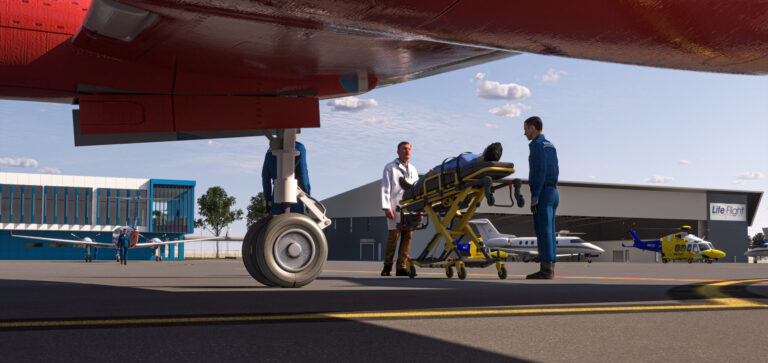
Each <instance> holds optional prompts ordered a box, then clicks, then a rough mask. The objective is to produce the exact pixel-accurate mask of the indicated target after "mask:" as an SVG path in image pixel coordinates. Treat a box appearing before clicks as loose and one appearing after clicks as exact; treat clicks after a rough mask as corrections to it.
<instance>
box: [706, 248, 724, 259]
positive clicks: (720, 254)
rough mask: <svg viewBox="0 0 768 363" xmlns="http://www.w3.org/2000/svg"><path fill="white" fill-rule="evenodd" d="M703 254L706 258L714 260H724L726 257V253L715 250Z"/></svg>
mask: <svg viewBox="0 0 768 363" xmlns="http://www.w3.org/2000/svg"><path fill="white" fill-rule="evenodd" d="M702 254H703V255H704V256H707V257H709V258H713V259H714V258H723V257H725V252H723V251H720V250H715V249H712V250H708V251H704V252H703V253H702Z"/></svg>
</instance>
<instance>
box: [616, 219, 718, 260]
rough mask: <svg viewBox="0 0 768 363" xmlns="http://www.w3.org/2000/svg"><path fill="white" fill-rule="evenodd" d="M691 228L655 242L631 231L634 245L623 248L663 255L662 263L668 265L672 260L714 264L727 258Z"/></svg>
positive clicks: (683, 229)
mask: <svg viewBox="0 0 768 363" xmlns="http://www.w3.org/2000/svg"><path fill="white" fill-rule="evenodd" d="M691 230H692V228H691V226H683V227H682V228H680V232H676V233H672V234H670V235H666V236H664V237H661V238H660V239H657V240H653V241H643V240H641V239H640V237H638V236H637V233H636V232H635V231H634V230H632V229H630V230H629V233H630V234H631V235H632V239H633V240H634V244H632V245H631V246H627V245H625V244H623V243H622V244H621V245H622V246H623V247H635V248H639V249H641V250H645V251H653V252H659V253H661V262H664V263H667V262H669V261H672V260H687V261H688V263H693V261H695V260H700V261H703V262H706V263H712V261H717V260H718V259H720V258H723V257H725V252H723V251H720V250H718V249H715V248H714V246H713V245H712V242H709V241H705V240H704V239H702V238H700V237H698V236H696V235H695V234H693V233H691Z"/></svg>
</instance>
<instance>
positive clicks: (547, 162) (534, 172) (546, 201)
mask: <svg viewBox="0 0 768 363" xmlns="http://www.w3.org/2000/svg"><path fill="white" fill-rule="evenodd" d="M528 148H529V149H530V155H529V156H528V166H529V168H530V171H529V173H528V185H529V186H530V187H531V199H533V198H538V199H539V204H538V210H537V211H536V213H534V214H533V228H534V229H535V230H536V239H537V241H538V248H539V262H556V261H557V260H556V254H557V250H556V249H557V246H556V245H555V243H556V241H557V232H556V231H555V212H556V211H557V205H558V203H559V202H560V195H559V194H558V192H557V178H558V175H559V174H560V170H559V169H558V167H557V150H556V149H555V145H552V143H551V142H549V140H547V139H545V138H544V135H539V136H536V138H534V139H533V140H531V142H530V143H529V144H528Z"/></svg>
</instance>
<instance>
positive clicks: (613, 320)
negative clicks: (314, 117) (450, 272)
mask: <svg viewBox="0 0 768 363" xmlns="http://www.w3.org/2000/svg"><path fill="white" fill-rule="evenodd" d="M380 268H381V265H380V262H347V261H329V262H328V263H327V264H326V266H325V269H324V271H323V273H322V274H321V275H320V277H319V278H318V279H317V280H316V281H314V282H313V283H311V284H309V285H308V286H305V287H302V288H298V289H283V288H269V287H265V286H263V285H260V284H259V283H258V282H256V281H255V280H253V279H252V278H251V277H250V276H249V275H248V272H247V271H246V270H245V268H244V267H243V265H242V261H240V260H187V261H163V262H159V263H158V262H154V261H129V262H128V264H127V265H125V266H123V265H119V264H118V263H116V262H114V261H112V262H110V261H96V262H92V263H85V262H82V261H0V352H1V353H0V354H2V356H0V360H2V361H6V362H37V361H40V362H42V361H45V362H50V361H56V362H75V361H77V362H80V361H84V360H97V361H105V362H111V361H115V362H124V361H137V360H140V361H157V360H164V361H174V362H175V361H185V362H203V361H205V362H210V361H248V362H254V361H259V362H271V361H275V362H278V361H279V362H307V361H311V362H315V361H324V362H327V361H366V362H385V361H386V362H393V361H414V360H425V361H458V360H469V359H471V360H473V361H474V360H477V361H490V362H495V361H504V362H514V361H526V362H528V361H530V362H563V361H569V362H570V361H574V360H578V361H594V362H606V361H617V360H621V361H627V362H647V361H660V360H678V361H693V360H695V361H703V362H709V361H712V362H714V361H740V362H763V361H765V357H766V356H767V355H766V347H768V344H766V343H765V338H764V336H765V330H766V327H768V264H735V263H714V264H711V265H708V264H703V263H695V264H687V263H670V264H637V263H628V264H621V263H598V262H595V263H591V264H589V263H585V262H582V263H575V262H560V263H558V264H557V267H556V273H557V278H556V279H554V280H524V279H523V276H524V275H525V274H527V273H531V272H533V271H535V270H536V269H537V268H538V265H536V264H533V263H521V262H520V263H508V264H507V270H508V272H509V277H508V278H507V279H505V280H500V279H499V278H498V276H497V275H496V271H495V269H493V268H486V269H468V272H469V276H468V277H467V279H465V280H459V279H458V278H457V277H455V276H454V277H453V278H450V279H449V278H447V277H446V276H445V273H444V271H443V270H439V269H418V270H417V271H418V274H419V275H418V276H417V277H416V278H415V279H410V278H408V277H394V276H393V277H381V276H379V271H380Z"/></svg>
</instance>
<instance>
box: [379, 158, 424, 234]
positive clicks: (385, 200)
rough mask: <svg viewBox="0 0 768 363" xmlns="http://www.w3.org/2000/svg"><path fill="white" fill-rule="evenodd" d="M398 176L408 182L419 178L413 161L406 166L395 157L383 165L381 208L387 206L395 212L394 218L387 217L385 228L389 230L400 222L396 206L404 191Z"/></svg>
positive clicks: (395, 227)
mask: <svg viewBox="0 0 768 363" xmlns="http://www.w3.org/2000/svg"><path fill="white" fill-rule="evenodd" d="M400 177H404V178H405V180H406V181H407V182H408V183H411V184H413V183H415V182H416V181H417V180H419V173H418V172H417V171H416V167H415V166H413V163H410V162H409V163H408V166H405V165H403V163H401V162H400V159H395V160H394V161H392V162H390V163H388V164H387V165H386V166H385V167H384V174H383V175H382V177H381V209H386V208H389V209H391V210H392V212H393V213H395V219H389V218H387V228H388V229H390V230H393V229H397V224H398V223H400V212H398V211H397V207H398V206H399V205H400V204H399V202H400V199H402V198H403V192H404V190H403V188H402V187H400V183H399V182H398V180H399V179H400Z"/></svg>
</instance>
